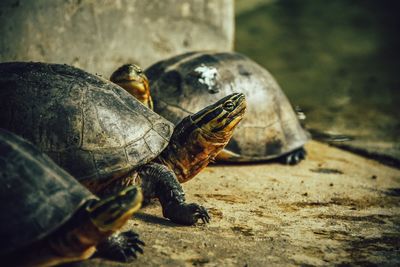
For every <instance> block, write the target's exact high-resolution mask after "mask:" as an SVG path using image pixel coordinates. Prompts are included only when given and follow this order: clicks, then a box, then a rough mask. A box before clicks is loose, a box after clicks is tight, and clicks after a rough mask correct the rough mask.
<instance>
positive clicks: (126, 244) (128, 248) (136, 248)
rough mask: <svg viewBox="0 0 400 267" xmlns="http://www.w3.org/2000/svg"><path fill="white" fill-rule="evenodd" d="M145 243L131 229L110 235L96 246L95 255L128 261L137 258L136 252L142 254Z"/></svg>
mask: <svg viewBox="0 0 400 267" xmlns="http://www.w3.org/2000/svg"><path fill="white" fill-rule="evenodd" d="M144 245H145V243H144V242H143V241H142V240H140V239H139V235H138V234H137V233H135V232H133V231H126V232H122V233H119V234H114V235H112V236H110V237H109V238H108V239H107V240H106V241H105V242H103V243H101V244H100V245H98V246H97V252H96V256H99V257H103V258H107V259H110V260H115V261H121V262H130V261H133V260H134V259H136V258H137V255H136V254H137V253H141V254H143V249H142V248H141V246H144Z"/></svg>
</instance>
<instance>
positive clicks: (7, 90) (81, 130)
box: [0, 62, 173, 180]
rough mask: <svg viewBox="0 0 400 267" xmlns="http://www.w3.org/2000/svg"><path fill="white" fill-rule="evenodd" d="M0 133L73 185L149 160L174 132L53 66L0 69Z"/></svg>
mask: <svg viewBox="0 0 400 267" xmlns="http://www.w3.org/2000/svg"><path fill="white" fill-rule="evenodd" d="M0 127H1V128H6V129H9V130H11V131H12V132H15V133H17V134H19V135H21V136H23V137H24V138H26V139H28V140H30V141H31V142H32V143H34V144H35V145H36V146H37V147H38V148H39V149H40V150H41V151H43V152H46V153H47V154H48V155H49V156H50V157H51V158H52V159H53V160H54V161H55V162H56V163H57V164H59V165H60V166H61V167H63V168H64V169H66V170H67V171H68V172H69V173H71V174H72V175H73V176H75V177H76V178H77V179H80V180H81V179H87V178H98V179H102V178H109V177H110V176H112V175H113V174H114V173H123V172H127V171H129V170H131V169H133V168H134V167H136V166H139V165H141V164H144V163H147V162H149V161H150V160H152V159H153V158H155V157H156V156H157V155H158V154H159V153H160V152H161V151H162V150H163V149H164V147H165V146H166V145H167V144H168V141H169V138H170V136H171V134H172V131H173V125H172V124H171V123H170V122H168V121H166V120H165V119H163V118H162V117H160V116H159V115H157V114H156V113H154V112H153V111H152V110H150V109H148V108H146V107H145V106H144V105H142V104H141V103H140V102H139V101H137V100H136V99H135V98H134V97H132V96H131V95H130V94H129V93H127V92H126V91H125V90H124V89H122V88H121V87H119V86H117V85H115V84H113V83H111V82H109V81H107V80H105V79H102V78H100V77H98V76H96V75H92V74H90V73H87V72H85V71H83V70H80V69H77V68H74V67H71V66H67V65H58V64H44V63H26V62H14V63H1V64H0Z"/></svg>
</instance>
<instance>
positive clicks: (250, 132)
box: [146, 52, 309, 161]
mask: <svg viewBox="0 0 400 267" xmlns="http://www.w3.org/2000/svg"><path fill="white" fill-rule="evenodd" d="M146 75H147V76H148V78H149V80H150V88H151V94H152V96H153V100H154V110H155V111H156V112H157V113H159V114H160V115H162V116H163V117H165V118H166V119H168V120H170V121H172V122H174V123H177V122H179V121H180V120H181V119H182V118H183V117H185V116H187V115H189V114H192V113H195V112H197V111H198V110H200V109H201V108H202V107H204V106H207V105H210V104H211V103H213V102H215V101H216V100H218V99H220V98H222V97H224V96H226V95H229V94H231V93H234V92H238V93H244V94H245V96H246V100H247V110H246V115H245V116H244V118H243V120H242V121H241V122H240V124H239V125H238V127H237V128H236V129H235V132H234V134H233V137H232V139H231V141H230V142H229V144H228V145H227V147H226V149H228V150H230V151H232V152H234V153H236V154H237V155H238V157H235V158H233V159H232V160H233V161H263V160H268V159H273V158H276V157H279V156H282V155H284V154H287V153H289V152H291V151H293V150H295V149H297V148H301V147H302V146H303V145H304V144H305V143H306V141H307V140H308V139H309V134H308V133H307V132H306V131H305V130H304V129H303V128H302V126H301V125H300V122H299V120H298V118H297V115H296V113H295V112H294V110H293V108H292V106H291V105H290V103H289V100H288V99H287V97H286V96H285V94H284V93H283V91H282V90H281V88H280V87H279V85H278V83H277V82H276V81H275V79H274V78H273V77H272V75H271V74H270V73H269V72H268V71H267V70H266V69H264V68H263V67H261V66H260V65H258V64H257V63H255V62H254V61H252V60H251V59H249V58H247V57H246V56H244V55H241V54H239V53H232V52H226V53H213V52H192V53H186V54H183V55H179V56H176V57H172V58H170V59H166V60H163V61H160V62H158V63H155V64H154V65H152V66H150V67H149V68H148V69H147V70H146Z"/></svg>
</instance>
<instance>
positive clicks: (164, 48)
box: [0, 0, 234, 76]
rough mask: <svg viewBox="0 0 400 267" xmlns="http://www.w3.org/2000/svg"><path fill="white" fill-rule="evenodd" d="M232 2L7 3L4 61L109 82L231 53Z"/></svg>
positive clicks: (0, 16) (2, 9) (0, 8)
mask: <svg viewBox="0 0 400 267" xmlns="http://www.w3.org/2000/svg"><path fill="white" fill-rule="evenodd" d="M233 16H234V12H233V0H186V1H185V0H35V1H31V0H20V1H18V0H1V1H0V36H1V37H0V61H16V60H32V61H45V62H53V63H67V64H71V65H74V66H77V67H80V68H83V69H86V70H88V71H90V72H96V73H99V74H103V75H105V76H108V75H109V74H110V73H111V72H112V71H113V70H114V69H115V68H116V67H117V66H119V65H121V64H123V63H127V62H133V63H137V64H140V65H141V66H142V67H147V66H149V65H150V64H152V63H154V62H155V61H158V60H160V59H163V58H166V57H169V56H172V55H175V54H179V53H182V52H186V51H191V50H232V48H233V31H234V17H233Z"/></svg>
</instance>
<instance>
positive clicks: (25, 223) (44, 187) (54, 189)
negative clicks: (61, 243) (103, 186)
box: [0, 129, 95, 255]
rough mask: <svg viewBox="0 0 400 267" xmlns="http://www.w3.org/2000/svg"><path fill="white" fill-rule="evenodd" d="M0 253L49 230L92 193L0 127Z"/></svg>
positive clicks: (39, 237) (71, 213)
mask: <svg viewBox="0 0 400 267" xmlns="http://www.w3.org/2000/svg"><path fill="white" fill-rule="evenodd" d="M0 179H1V181H0V211H1V212H0V224H1V227H0V255H3V254H5V253H8V252H12V251H14V250H17V249H19V248H21V247H23V246H27V245H29V244H31V243H32V242H34V241H36V240H39V239H41V238H43V237H44V236H46V235H48V234H50V233H51V232H53V231H54V230H55V229H57V228H58V227H60V226H61V225H62V224H63V223H65V222H66V221H68V220H69V219H70V218H71V217H72V216H73V215H74V213H75V212H76V211H77V210H78V209H79V208H80V207H81V206H82V205H83V204H84V203H85V202H86V201H88V200H89V199H95V197H94V196H93V195H92V194H91V193H90V192H89V191H88V190H87V189H86V188H84V187H83V186H82V185H81V184H80V183H79V182H78V181H77V180H75V179H74V178H73V177H72V176H70V175H69V174H68V173H66V172H65V171H64V170H62V169H61V168H60V167H58V166H57V165H56V164H55V163H54V162H53V161H52V160H51V159H50V158H49V157H47V156H46V155H44V154H42V153H41V152H39V150H37V149H36V148H35V147H34V146H33V145H32V144H30V143H28V142H26V141H25V140H23V139H22V138H20V137H18V136H16V135H14V134H12V133H10V132H7V131H5V130H2V129H0Z"/></svg>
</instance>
